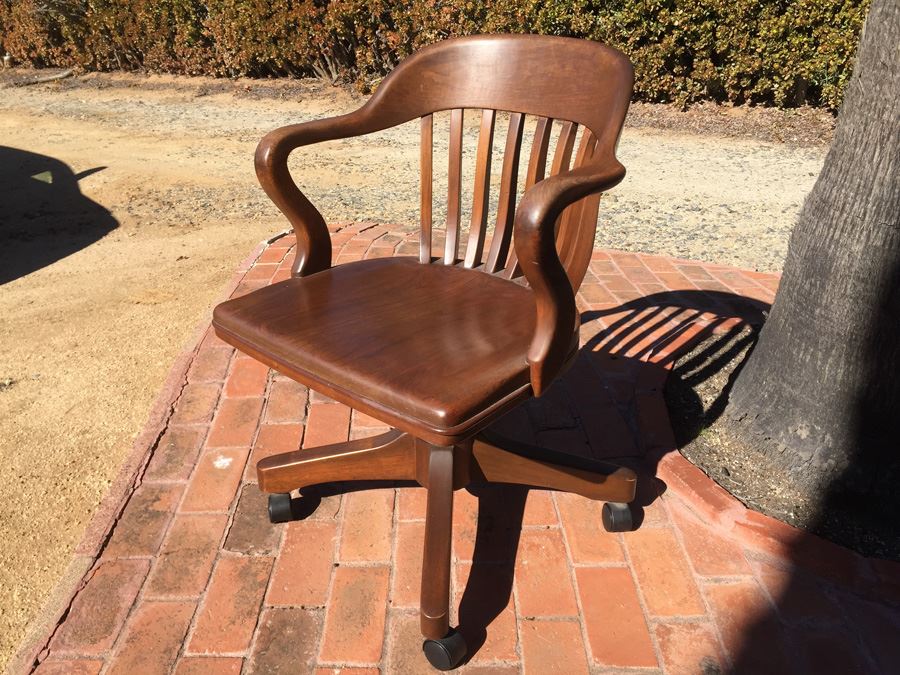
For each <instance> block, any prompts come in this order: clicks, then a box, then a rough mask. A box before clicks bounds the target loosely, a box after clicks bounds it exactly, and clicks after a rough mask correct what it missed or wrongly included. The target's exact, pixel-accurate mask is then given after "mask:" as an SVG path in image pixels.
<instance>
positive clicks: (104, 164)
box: [0, 70, 831, 666]
mask: <svg viewBox="0 0 900 675" xmlns="http://www.w3.org/2000/svg"><path fill="white" fill-rule="evenodd" d="M31 76H32V73H29V72H27V71H21V70H14V71H6V72H2V73H0V111H2V114H0V146H6V149H3V148H0V150H2V151H3V153H4V154H3V155H2V156H3V157H6V158H7V159H6V160H5V161H7V162H8V163H9V166H3V167H0V169H2V171H0V178H2V179H3V181H4V182H2V183H0V202H2V203H3V204H4V210H3V212H2V213H0V266H2V265H7V266H12V263H13V262H15V263H17V264H21V263H22V262H23V258H27V256H28V254H27V253H25V252H27V251H33V249H30V248H28V246H32V245H33V244H34V242H37V243H38V244H39V245H40V246H41V247H42V249H41V250H43V251H45V252H47V251H49V252H51V253H53V255H52V256H51V258H50V259H49V260H47V261H45V262H46V264H44V265H42V266H41V265H36V266H33V269H30V270H29V271H28V273H27V274H26V273H22V274H20V275H17V276H16V277H15V278H13V279H11V280H10V281H9V282H8V283H5V284H2V285H0V317H2V320H0V383H2V386H0V540H2V541H3V542H4V544H5V545H4V547H3V549H2V550H0V666H2V664H3V663H4V662H5V661H6V659H7V658H8V657H9V656H10V654H11V653H12V651H13V649H14V648H15V646H16V645H17V644H18V643H19V641H20V640H21V638H22V636H23V634H24V630H25V626H26V625H27V623H28V621H29V620H30V618H31V617H33V616H34V614H35V612H36V611H37V610H38V609H39V607H40V606H41V604H42V603H43V601H44V599H45V598H46V594H47V593H48V591H49V589H51V588H52V587H53V585H54V584H55V583H56V580H57V579H58V578H59V575H60V574H61V572H62V570H63V569H64V568H65V565H66V563H67V562H68V560H69V557H70V555H71V552H72V549H73V548H74V546H75V544H76V543H77V542H78V540H79V539H80V537H81V533H82V532H83V529H84V527H85V525H86V524H87V522H88V521H89V520H90V518H91V516H92V514H93V513H94V511H95V509H96V507H97V504H98V503H99V500H100V499H101V498H102V496H103V494H104V492H105V491H106V489H107V487H108V485H109V483H110V481H111V480H112V478H113V477H114V476H115V474H116V472H117V470H118V467H119V465H120V464H121V461H122V459H123V458H124V456H125V455H126V454H127V452H128V449H129V446H130V443H131V440H132V438H133V437H134V436H135V434H137V433H138V432H139V431H140V429H141V428H142V426H143V424H144V422H145V419H146V414H147V411H148V410H149V407H150V405H151V402H152V400H153V398H154V396H155V395H156V392H157V391H158V390H159V387H160V385H161V383H162V381H163V379H164V377H165V375H166V372H167V371H168V369H169V367H170V366H171V363H172V362H173V360H174V358H175V356H176V355H177V354H178V352H179V351H180V349H181V348H182V347H183V346H184V343H185V341H186V340H187V339H188V338H189V336H190V335H191V333H192V331H193V329H194V328H195V327H196V326H197V325H198V323H199V322H200V321H201V320H203V319H204V317H205V316H207V315H208V312H209V310H210V307H211V305H212V303H213V302H214V301H215V299H216V297H217V295H218V293H219V289H221V288H222V285H223V284H224V283H225V281H226V280H227V279H228V278H229V277H230V275H231V273H232V272H233V270H234V268H235V266H236V265H237V263H238V262H239V261H240V260H241V259H242V258H243V257H244V256H245V255H246V254H247V253H248V252H249V250H250V249H251V248H252V246H253V244H254V243H255V242H258V241H259V240H260V239H262V238H264V237H266V236H267V235H270V234H272V233H273V232H277V231H280V230H282V229H284V226H285V223H284V220H283V218H282V217H281V216H280V214H278V212H277V211H276V210H275V208H274V207H273V206H272V205H271V204H270V203H269V201H268V200H267V198H266V197H265V195H264V194H263V193H262V191H261V190H260V189H259V187H258V186H257V184H256V180H255V176H254V173H253V163H252V155H253V149H254V147H255V145H256V143H257V142H258V140H259V138H260V136H261V135H262V134H263V133H265V132H266V131H269V130H271V129H273V128H275V127H278V126H281V125H283V124H286V123H289V122H299V121H303V120H308V119H313V118H316V117H322V116H325V115H334V114H338V113H341V112H344V111H347V110H349V109H351V108H353V107H355V106H357V105H359V104H360V102H361V100H362V99H361V98H360V97H359V96H358V95H357V94H355V93H353V92H352V91H350V90H347V89H344V88H340V87H329V86H325V85H322V84H320V83H318V82H307V81H287V82H281V81H263V82H260V81H243V80H238V81H230V80H213V79H207V78H195V79H186V78H175V77H163V76H149V77H148V76H140V75H117V74H110V75H90V76H85V77H79V78H74V79H68V80H62V81H58V82H54V83H48V84H39V85H34V86H27V87H16V86H13V85H14V83H15V82H17V81H21V80H26V79H28V78H29V77H31ZM476 123H477V120H475V116H474V115H472V116H471V119H469V126H468V127H467V134H468V136H469V138H470V140H474V136H475V131H476V129H475V127H474V124H476ZM446 124H447V120H446V116H441V117H440V119H439V120H438V128H437V129H436V139H442V140H440V141H439V142H438V144H437V145H438V147H437V149H436V157H438V158H440V157H442V156H443V157H446V134H444V133H443V129H444V128H445V127H446ZM500 128H502V127H500ZM830 134H831V119H830V117H829V116H827V115H823V114H821V113H816V112H814V111H797V112H793V113H782V112H779V111H771V110H769V111H766V110H756V109H733V108H718V107H714V106H712V107H710V106H704V107H700V108H696V109H692V110H691V111H689V112H688V113H681V112H679V111H677V110H675V109H673V108H670V107H665V106H634V108H633V110H632V114H631V117H630V118H629V125H628V128H626V130H625V132H624V133H623V136H622V141H621V144H620V148H619V156H620V159H621V160H622V162H623V163H624V164H625V166H626V167H627V168H628V172H629V174H628V176H627V177H626V179H625V181H624V182H623V183H622V184H621V185H620V186H619V187H617V188H616V189H615V190H614V191H613V192H611V193H610V194H609V195H608V196H607V197H606V198H605V200H604V202H603V204H602V205H601V214H602V215H601V227H600V229H599V232H598V238H597V243H598V245H600V246H604V247H613V248H619V249H625V250H638V251H647V252H653V253H663V254H668V255H674V256H679V257H685V258H699V259H704V260H710V261H715V262H721V263H728V264H733V265H738V266H741V267H746V268H751V269H759V270H776V269H779V268H780V266H781V264H782V261H783V259H784V255H785V250H786V244H787V238H788V234H789V231H790V228H791V226H792V224H793V222H794V219H795V218H796V215H797V213H798V211H799V209H800V206H801V203H802V200H803V198H804V196H805V195H806V193H807V192H808V191H809V189H810V187H811V186H812V184H813V182H814V180H815V177H816V175H817V173H818V171H819V168H820V166H821V164H822V160H823V158H824V155H825V152H826V149H827V141H828V139H829V138H830ZM440 143H443V146H441V145H440ZM19 151H27V152H30V153H37V154H38V155H43V156H45V157H46V158H53V159H55V160H58V161H59V162H62V163H64V164H65V165H66V167H67V168H66V170H64V171H62V172H60V171H59V170H58V167H59V166H60V165H59V164H53V166H56V167H57V168H56V169H54V171H56V173H54V174H53V175H52V176H50V178H49V180H48V177H47V176H46V175H44V176H43V178H40V177H39V178H38V180H40V181H43V182H44V183H46V184H47V185H50V186H51V187H52V186H57V187H59V188H63V187H66V185H61V184H60V183H65V182H66V181H68V183H69V185H68V188H69V189H70V192H71V188H73V187H75V183H74V181H75V180H77V188H78V189H79V190H80V194H79V193H78V191H74V193H72V194H74V197H72V194H70V195H69V197H70V198H77V199H78V200H81V201H86V200H91V201H92V202H94V204H93V205H92V206H91V209H93V212H94V213H97V212H98V209H100V210H101V211H102V209H101V207H102V208H103V209H105V210H108V212H109V214H108V215H109V216H111V217H112V218H113V219H114V221H113V223H112V227H111V228H110V230H109V231H108V232H107V231H106V230H104V232H103V233H102V235H98V236H96V237H94V238H93V239H91V240H90V241H85V242H82V243H81V244H79V245H78V246H77V247H75V246H69V247H68V248H66V245H67V243H71V242H72V241H75V240H77V238H78V236H79V235H80V234H83V230H84V229H85V227H88V226H90V223H85V222H84V221H83V220H79V219H78V217H76V216H77V214H74V215H72V216H71V217H69V216H67V215H66V213H62V214H60V213H59V209H58V208H57V209H56V211H55V212H54V211H53V209H52V208H50V207H51V206H53V204H49V205H48V204H35V206H34V208H33V209H32V208H26V209H25V210H23V211H22V212H20V213H16V212H10V209H9V208H8V204H9V203H12V202H13V201H14V200H12V199H11V197H14V196H15V194H14V193H16V192H17V191H18V190H20V189H21V188H22V186H26V187H27V186H32V182H30V181H31V176H32V175H33V174H32V173H31V169H29V168H28V166H27V163H24V160H22V161H19V160H17V159H16V157H19V158H21V157H25V155H24V153H22V152H19ZM442 153H443V154H442ZM523 155H524V156H525V157H527V152H523ZM417 158H418V126H417V124H408V125H404V126H403V127H400V128H397V129H393V130H390V131H386V132H383V133H381V134H377V135H375V136H374V137H367V138H362V139H351V140H346V141H340V142H334V143H327V144H323V145H321V146H317V147H315V148H310V149H307V150H304V151H302V152H299V153H297V156H296V157H295V158H294V159H293V164H292V167H293V170H294V172H295V176H296V177H297V179H298V182H299V183H300V184H301V185H302V186H303V187H304V189H305V191H306V192H307V194H308V195H309V196H310V198H311V199H312V200H313V201H314V203H316V204H317V205H319V206H320V208H321V210H322V212H323V214H324V215H325V216H326V218H327V219H329V220H331V221H349V220H368V221H381V222H387V223H404V224H411V223H414V222H415V220H416V217H417V208H418V206H417V205H418V194H417V187H418V167H417ZM466 159H467V163H466V164H465V168H466V170H467V171H468V173H467V174H466V175H467V176H469V177H471V174H472V167H471V162H472V153H471V152H470V153H469V154H467V155H466ZM48 161H49V160H48ZM442 165H443V167H444V169H443V170H444V172H446V164H445V161H443V160H440V159H438V160H436V168H437V169H440V167H441V166H442ZM498 168H499V167H498ZM44 173H46V172H44V171H43V170H41V171H34V174H41V175H43V174H44ZM51 173H52V172H51ZM438 173H439V171H438ZM20 174H21V175H20ZM494 174H495V176H496V175H499V171H495V172H494ZM54 181H56V182H54ZM439 181H440V176H438V177H437V180H436V199H440V194H441V191H440V189H438V187H437V186H439V185H440V182H439ZM53 189H56V188H53ZM53 189H49V191H48V193H47V194H49V195H50V201H51V202H52V201H53V194H54V192H53ZM56 206H58V204H57V205H56ZM82 206H83V204H82ZM79 241H80V240H79ZM25 262H29V261H28V260H25Z"/></svg>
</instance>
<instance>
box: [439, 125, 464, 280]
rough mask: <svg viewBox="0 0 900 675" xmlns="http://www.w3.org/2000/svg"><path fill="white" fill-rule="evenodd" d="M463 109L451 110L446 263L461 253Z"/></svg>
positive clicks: (451, 261) (449, 262)
mask: <svg viewBox="0 0 900 675" xmlns="http://www.w3.org/2000/svg"><path fill="white" fill-rule="evenodd" d="M462 135H463V111H462V110H461V109H460V108H454V109H453V110H452V111H450V157H449V163H448V166H447V233H446V239H445V241H444V264H445V265H454V264H456V260H457V255H458V254H459V229H460V218H461V213H460V212H461V209H462V141H463V138H462Z"/></svg>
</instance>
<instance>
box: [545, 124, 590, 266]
mask: <svg viewBox="0 0 900 675" xmlns="http://www.w3.org/2000/svg"><path fill="white" fill-rule="evenodd" d="M587 133H589V132H588V131H587V130H585V134H587ZM577 135H578V125H577V124H575V123H574V122H566V123H565V125H563V128H562V129H561V130H560V132H559V141H557V144H556V154H555V155H554V156H553V169H552V171H551V174H552V175H554V176H555V175H556V174H558V173H560V172H562V171H567V170H568V169H569V166H570V165H571V163H572V150H573V149H574V148H575V138H576V136H577ZM583 150H584V145H583V144H582V146H581V147H580V148H579V157H578V159H576V161H575V165H576V166H578V162H579V161H581V160H583V159H584V152H583ZM570 210H571V209H567V210H566V211H564V212H563V213H562V214H560V216H559V219H558V220H557V221H556V250H557V251H558V252H559V253H560V260H564V258H563V257H562V255H563V248H562V247H563V242H565V241H566V240H567V238H568V237H569V236H570V235H569V231H570V229H571V228H572V219H571V217H570V215H569V211H570Z"/></svg>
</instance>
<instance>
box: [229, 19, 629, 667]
mask: <svg viewBox="0 0 900 675" xmlns="http://www.w3.org/2000/svg"><path fill="white" fill-rule="evenodd" d="M632 84H633V75H632V68H631V64H630V63H629V61H628V59H627V58H626V57H625V56H624V55H622V54H621V53H619V52H618V51H616V50H614V49H611V48H609V47H605V46H603V45H601V44H598V43H594V42H588V41H583V40H574V39H568V38H557V37H546V36H534V35H516V36H512V35H504V36H475V37H468V38H460V39H454V40H447V41H446V42H441V43H439V44H436V45H432V46H430V47H427V48H425V49H423V50H421V51H420V52H418V53H417V54H415V55H413V56H411V57H410V58H408V59H406V60H405V61H404V62H403V63H401V64H400V65H399V66H398V67H397V68H396V69H395V70H394V71H393V72H392V73H391V74H390V75H389V76H387V77H386V78H385V79H384V80H383V82H382V83H381V85H380V86H379V87H378V90H377V91H376V92H375V94H374V95H373V96H372V97H371V99H370V100H369V101H368V102H367V103H366V104H365V105H363V106H362V107H361V108H360V109H358V110H356V111H354V112H351V113H349V114H347V115H342V116H340V117H335V118H331V119H323V120H316V121H312V122H309V123H305V124H298V125H294V126H287V127H284V128H281V129H278V130H276V131H274V132H272V133H270V134H268V135H267V136H266V137H265V138H263V140H262V142H261V143H260V145H259V148H258V149H257V152H256V172H257V175H258V176H259V180H260V182H261V183H262V186H263V189H264V190H265V191H266V194H268V195H269V197H271V198H272V200H273V201H274V202H275V204H276V205H277V206H278V208H279V209H281V211H282V212H283V213H284V214H285V215H286V216H287V218H288V220H289V221H290V222H291V224H292V225H293V229H294V232H295V233H296V237H297V250H296V262H295V264H294V268H293V277H292V278H291V279H288V280H286V281H282V282H280V283H276V284H273V285H271V286H269V287H266V288H262V289H260V290H257V291H254V292H252V293H249V294H248V295H245V296H243V297H240V298H237V299H234V300H229V301H228V302H225V303H222V304H221V305H219V306H218V307H217V308H216V310H215V313H214V318H213V325H214V326H215V330H216V333H217V334H218V335H219V337H221V338H222V339H223V340H225V341H226V342H228V343H230V344H232V345H234V346H235V347H237V348H238V349H239V350H241V351H243V352H246V353H247V354H250V355H251V356H253V357H255V358H256V359H258V360H260V361H261V362H263V363H265V364H267V365H268V366H270V367H271V368H274V369H276V370H278V371H279V372H281V373H284V374H286V375H287V376H289V377H291V378H293V379H295V380H297V381H298V382H302V383H303V384H305V385H308V386H309V387H311V388H313V389H316V390H318V391H321V392H323V393H324V394H326V395H328V396H330V397H332V398H334V399H336V400H337V401H341V402H343V403H345V404H347V405H349V406H352V407H353V408H356V409H357V410H361V411H363V412H365V413H367V414H368V415H371V416H372V417H375V418H377V419H379V420H382V421H384V422H385V423H387V424H389V425H391V426H392V427H394V429H395V430H394V431H391V432H389V433H387V434H383V435H381V436H377V437H375V438H367V439H362V440H355V441H350V442H347V443H340V444H336V445H329V446H325V447H321V448H316V449H308V450H301V451H295V452H288V453H284V454H281V455H277V456H274V457H268V458H266V459H263V460H262V461H260V462H259V463H258V464H257V473H258V477H259V486H260V488H261V489H262V490H263V491H265V492H269V493H274V494H271V495H270V498H269V514H270V518H271V519H272V520H273V522H279V521H283V520H289V519H290V518H291V497H290V492H291V491H292V490H297V489H300V488H304V487H307V486H311V485H316V484H322V483H330V482H335V481H354V480H412V481H417V482H418V483H419V484H420V485H421V486H423V487H425V488H426V489H427V490H428V496H427V512H426V523H425V547H424V560H423V566H422V589H421V609H420V612H421V627H422V633H423V635H424V636H425V637H426V638H427V639H426V640H425V642H424V646H423V648H424V651H425V653H426V656H427V657H428V659H429V661H430V662H431V663H432V664H433V665H434V666H435V667H437V668H439V669H442V670H449V669H451V668H454V667H456V666H457V665H458V664H459V663H460V662H461V661H462V659H463V658H464V657H465V652H466V647H465V644H464V642H463V640H462V637H461V635H460V634H459V633H458V632H456V631H453V630H451V629H450V625H449V616H450V610H449V587H450V540H451V536H450V535H451V526H452V506H453V492H454V490H458V489H460V488H463V487H465V486H466V485H468V484H469V483H470V482H478V481H496V482H501V483H518V484H525V485H530V486H537V487H542V488H550V489H556V490H564V491H568V492H574V493H577V494H580V495H584V496H585V497H587V498H589V499H595V500H603V501H606V502H611V503H612V504H610V503H607V504H605V505H604V509H603V513H604V516H603V520H604V524H605V525H606V527H607V529H612V530H624V529H630V528H631V521H630V516H629V511H628V506H627V503H628V502H630V501H632V499H633V498H634V493H635V475H634V473H633V472H632V471H631V470H629V469H627V468H624V467H618V466H614V465H610V464H606V463H601V462H595V461H590V460H584V459H577V458H575V457H574V456H569V455H566V454H564V453H559V452H550V451H548V450H544V449H540V448H533V447H526V446H523V445H521V444H510V443H506V442H504V441H502V439H497V438H495V437H493V436H491V435H489V433H488V432H486V431H485V429H486V427H487V426H488V425H489V424H490V423H491V422H492V421H493V420H495V419H496V418H497V417H499V416H500V415H502V414H503V413H505V412H507V411H509V410H510V409H511V408H512V407H514V406H516V405H517V404H519V403H521V402H522V401H525V400H526V399H528V398H530V397H532V396H540V395H541V393H543V392H544V391H546V389H547V387H548V386H549V385H550V384H551V382H553V380H554V378H556V377H557V376H558V375H559V374H560V373H561V372H563V371H564V370H565V368H566V367H567V366H568V365H569V364H570V363H571V362H572V360H573V359H574V358H575V356H576V354H577V351H578V347H579V344H578V325H579V320H578V313H577V311H576V309H575V297H574V291H575V290H577V289H578V287H579V286H580V285H581V281H582V279H583V278H584V275H585V272H586V270H587V267H588V264H589V261H590V258H591V251H592V248H593V243H594V233H595V229H596V225H597V209H598V205H599V193H600V192H602V191H603V190H606V189H608V188H610V187H613V186H614V185H616V184H617V183H619V181H621V180H622V178H623V177H624V175H625V169H624V167H623V166H622V165H621V164H620V163H619V162H618V161H617V160H616V158H615V148H616V143H617V140H618V137H619V132H620V130H621V128H622V123H623V120H624V118H625V113H626V111H627V109H628V102H629V98H630V96H631V89H632ZM466 108H468V109H472V108H474V109H480V110H481V111H482V112H481V128H480V135H479V140H478V147H477V156H476V169H475V186H474V205H473V207H472V214H471V227H470V229H469V234H468V242H467V246H466V248H465V253H461V252H460V246H459V244H460V234H461V229H462V228H461V222H460V221H461V216H460V213H461V209H460V201H461V199H460V193H461V186H460V182H461V180H460V176H461V151H462V140H463V110H464V109H466ZM447 110H449V111H451V113H450V159H449V189H448V197H449V198H448V204H447V211H448V213H447V225H446V236H445V245H444V246H443V252H442V254H441V255H439V256H437V257H435V256H433V255H432V155H433V152H432V138H433V116H432V114H433V113H435V112H438V111H447ZM498 111H505V112H506V113H509V125H508V131H507V134H506V140H505V153H504V155H503V170H502V176H501V183H500V200H499V206H498V212H497V219H496V225H495V226H494V231H493V236H492V238H491V240H490V244H489V245H488V244H487V243H486V239H487V237H486V235H487V219H488V203H489V199H488V195H489V185H490V168H491V154H492V142H493V135H494V127H495V121H496V120H497V112H498ZM525 114H531V115H535V116H537V117H538V120H537V125H536V131H535V137H534V143H533V147H532V150H531V154H530V161H529V162H528V169H527V175H526V177H525V192H524V196H523V197H522V199H521V201H520V203H519V204H518V206H516V195H517V181H518V165H519V158H520V147H521V142H522V136H523V122H524V115H525ZM417 117H418V118H421V133H422V146H421V181H422V182H421V186H422V188H421V248H420V253H419V256H418V257H395V258H381V259H372V260H362V261H359V262H353V263H349V264H345V265H340V266H338V267H332V266H331V241H330V239H329V234H328V229H327V228H326V225H325V220H324V219H323V217H322V215H321V214H320V213H319V211H318V210H316V208H315V207H314V206H313V205H312V204H311V203H310V202H309V200H308V199H307V198H306V197H305V196H304V195H303V194H302V193H301V192H300V190H299V189H298V188H297V186H296V185H295V184H294V182H293V180H292V179H291V175H290V174H289V172H288V166H287V159H288V155H289V154H290V152H291V151H292V150H294V149H295V148H298V147H301V146H304V145H310V144H312V143H317V142H320V141H328V140H333V139H340V138H347V137H352V136H359V135H362V134H368V133H372V132H375V131H380V130H382V129H386V128H388V127H392V126H395V125H398V124H401V123H404V122H407V121H410V120H413V119H415V118H417ZM554 120H560V121H562V125H561V127H560V131H559V138H558V142H557V144H556V150H555V153H554V155H553V158H552V163H551V167H550V171H549V176H546V177H545V173H546V164H547V159H548V146H549V142H550V138H551V132H552V131H553V127H554V125H553V121H554ZM579 126H581V127H583V128H584V133H583V134H582V139H581V142H580V144H579V147H578V150H577V152H575V153H574V154H575V157H574V163H573V162H572V155H573V151H574V150H575V141H576V135H577V132H578V129H579ZM570 165H571V166H570Z"/></svg>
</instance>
